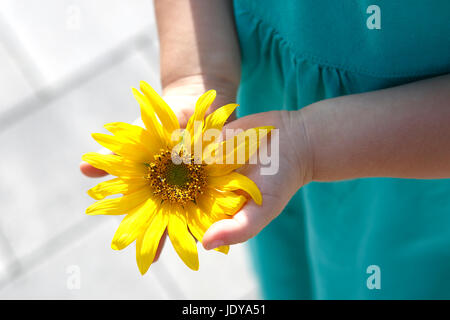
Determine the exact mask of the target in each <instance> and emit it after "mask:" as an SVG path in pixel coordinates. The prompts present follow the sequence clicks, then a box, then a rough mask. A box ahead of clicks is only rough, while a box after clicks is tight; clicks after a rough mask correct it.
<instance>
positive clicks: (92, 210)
mask: <svg viewBox="0 0 450 320" xmlns="http://www.w3.org/2000/svg"><path fill="white" fill-rule="evenodd" d="M149 196H151V191H150V190H149V189H147V188H144V189H141V190H139V191H136V192H133V193H130V194H128V195H125V196H123V197H120V198H114V199H103V200H99V201H97V202H95V203H94V204H92V205H90V206H89V207H87V209H86V214H89V215H99V214H105V215H121V214H126V213H128V212H129V211H130V210H133V209H134V208H136V207H138V206H140V205H141V204H143V203H144V202H145V201H146V200H147V199H148V197H149Z"/></svg>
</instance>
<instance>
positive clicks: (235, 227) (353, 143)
mask: <svg viewBox="0 0 450 320" xmlns="http://www.w3.org/2000/svg"><path fill="white" fill-rule="evenodd" d="M261 125H273V126H275V127H277V128H279V129H280V133H279V161H280V162H279V170H278V172H277V174H275V175H267V176H261V175H260V173H259V172H260V171H259V167H258V166H248V167H247V168H246V172H245V173H246V174H247V175H248V176H249V177H250V178H251V179H252V180H254V181H255V182H256V184H257V185H258V186H259V188H260V190H261V193H262V195H263V204H262V206H258V205H256V204H255V203H253V202H249V203H248V204H247V205H245V206H244V207H243V208H242V210H241V211H240V212H238V213H237V214H236V215H235V216H233V219H227V220H222V221H218V222H217V223H215V224H214V225H213V226H211V228H210V229H209V230H208V231H207V232H206V234H205V236H204V238H203V241H202V242H203V245H204V246H205V247H206V248H208V249H210V248H213V247H215V246H217V245H225V244H234V243H239V242H243V241H246V240H248V239H249V238H251V237H253V236H255V235H256V234H257V233H259V232H260V231H261V230H262V229H263V228H264V227H265V226H267V225H268V224H269V223H270V222H271V221H272V220H273V219H274V218H275V217H277V216H278V215H279V214H280V212H281V211H282V210H283V208H284V207H285V206H286V204H287V203H288V202H289V200H290V199H291V197H292V196H293V195H294V193H295V192H296V191H297V190H298V189H299V188H300V187H302V186H303V185H305V184H307V183H309V182H311V181H338V180H344V179H354V178H364V177H396V178H413V179H415V178H417V179H437V178H450V75H445V76H440V77H436V78H431V79H427V80H422V81H417V82H414V83H410V84H406V85H401V86H398V87H393V88H389V89H384V90H378V91H373V92H368V93H363V94H354V95H348V96H343V97H339V98H334V99H329V100H323V101H319V102H317V103H314V104H312V105H310V106H307V107H306V108H303V109H301V110H299V111H291V112H286V111H272V112H267V113H260V114H254V115H250V116H247V117H244V118H241V119H238V120H236V121H233V122H231V123H230V124H229V127H230V126H231V127H233V128H236V127H242V128H251V127H255V126H261ZM272 157H273V156H272Z"/></svg>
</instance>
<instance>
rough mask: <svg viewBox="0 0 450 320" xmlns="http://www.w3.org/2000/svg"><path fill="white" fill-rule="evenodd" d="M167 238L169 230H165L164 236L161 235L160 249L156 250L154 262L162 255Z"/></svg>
mask: <svg viewBox="0 0 450 320" xmlns="http://www.w3.org/2000/svg"><path fill="white" fill-rule="evenodd" d="M166 238H167V230H166V231H164V234H163V236H162V237H161V240H160V241H159V245H158V249H157V250H156V254H155V258H154V259H153V263H155V262H156V261H158V259H159V256H160V255H161V252H162V249H163V248H164V243H165V242H166Z"/></svg>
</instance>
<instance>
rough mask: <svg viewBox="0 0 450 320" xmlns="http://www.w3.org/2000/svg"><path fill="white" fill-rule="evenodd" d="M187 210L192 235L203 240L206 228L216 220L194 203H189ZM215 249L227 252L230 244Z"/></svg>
mask: <svg viewBox="0 0 450 320" xmlns="http://www.w3.org/2000/svg"><path fill="white" fill-rule="evenodd" d="M186 210H187V224H188V227H189V231H191V233H192V235H193V236H194V237H195V238H196V239H197V240H198V241H200V242H201V241H202V239H203V236H204V234H205V232H206V230H208V228H209V227H210V226H211V225H212V224H213V223H214V222H216V221H214V220H213V219H211V218H210V217H209V216H208V215H207V214H205V213H204V212H203V211H201V210H200V208H199V207H198V206H196V205H195V204H194V203H188V204H187V206H186ZM214 250H216V251H219V252H222V253H224V254H227V253H228V251H229V250H230V246H228V245H227V246H220V247H218V248H216V249H214Z"/></svg>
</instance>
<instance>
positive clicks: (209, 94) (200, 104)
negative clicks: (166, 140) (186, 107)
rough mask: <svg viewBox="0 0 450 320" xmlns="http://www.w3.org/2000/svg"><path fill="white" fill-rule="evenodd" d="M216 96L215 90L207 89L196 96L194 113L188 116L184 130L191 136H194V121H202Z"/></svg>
mask: <svg viewBox="0 0 450 320" xmlns="http://www.w3.org/2000/svg"><path fill="white" fill-rule="evenodd" d="M215 98H216V91H215V90H209V91H206V92H205V93H204V94H202V95H201V96H200V98H198V100H197V103H196V104H195V110H194V114H193V115H192V116H191V117H190V118H189V120H188V123H187V125H186V130H188V132H189V133H190V135H191V137H194V124H195V122H196V121H202V122H203V121H204V118H205V114H206V111H208V109H209V107H210V106H211V104H212V103H213V102H214V99H215Z"/></svg>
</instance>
